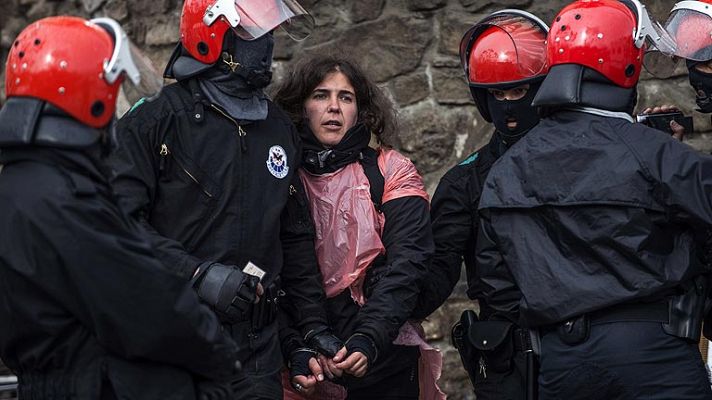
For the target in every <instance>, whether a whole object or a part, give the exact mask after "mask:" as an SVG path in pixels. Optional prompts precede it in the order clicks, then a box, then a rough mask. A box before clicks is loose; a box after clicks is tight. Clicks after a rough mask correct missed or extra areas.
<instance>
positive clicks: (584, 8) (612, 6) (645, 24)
mask: <svg viewBox="0 0 712 400" xmlns="http://www.w3.org/2000/svg"><path fill="white" fill-rule="evenodd" d="M648 46H651V47H652V46H655V47H657V48H661V49H671V48H674V46H675V45H674V41H672V39H671V38H670V37H669V35H667V33H666V32H665V30H664V29H663V28H662V26H660V24H658V23H657V22H654V21H653V20H651V19H650V16H649V15H648V12H647V10H646V9H645V6H644V5H642V4H641V3H640V2H639V1H638V0H578V1H576V2H574V3H571V4H569V5H568V6H566V7H564V9H562V10H561V11H560V12H559V14H558V15H557V16H556V18H555V20H554V23H553V24H552V25H551V30H550V32H549V38H548V46H547V57H548V59H549V65H550V67H554V66H557V65H562V64H577V65H582V66H584V67H587V68H590V69H592V70H594V71H596V72H598V73H600V74H601V75H603V76H604V77H606V78H607V79H608V80H610V81H611V82H613V83H614V84H615V85H617V86H619V87H623V88H632V87H634V86H635V85H636V84H637V83H638V79H639V77H640V72H641V67H642V64H643V55H644V53H645V51H646V48H647V47H648Z"/></svg>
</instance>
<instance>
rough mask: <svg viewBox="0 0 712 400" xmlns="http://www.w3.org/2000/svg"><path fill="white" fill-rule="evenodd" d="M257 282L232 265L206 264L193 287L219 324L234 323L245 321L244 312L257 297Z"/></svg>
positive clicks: (202, 266) (251, 276) (255, 278)
mask: <svg viewBox="0 0 712 400" xmlns="http://www.w3.org/2000/svg"><path fill="white" fill-rule="evenodd" d="M259 282H260V280H259V278H258V277H256V276H253V275H250V274H245V273H243V272H242V271H240V270H239V269H238V268H237V267H235V266H230V265H223V264H220V263H205V264H203V265H201V267H200V270H199V271H198V274H197V275H196V276H195V277H194V278H193V281H192V285H193V288H194V289H195V290H196V291H197V292H198V297H200V299H201V300H202V301H203V302H205V303H206V304H207V305H209V306H210V307H211V308H212V309H213V311H215V314H217V316H218V318H220V321H221V322H223V323H228V324H234V323H236V322H239V321H244V320H245V319H246V318H247V315H246V313H247V311H248V310H249V309H250V307H251V306H252V305H253V304H254V302H255V299H256V298H257V284H258V283H259Z"/></svg>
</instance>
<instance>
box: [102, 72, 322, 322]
mask: <svg viewBox="0 0 712 400" xmlns="http://www.w3.org/2000/svg"><path fill="white" fill-rule="evenodd" d="M189 86H190V85H189V84H188V83H186V82H181V83H175V84H172V85H169V86H168V87H166V88H164V89H163V91H162V93H161V95H160V96H159V97H158V98H156V99H154V100H152V101H146V102H144V103H143V104H140V105H138V106H135V107H134V108H135V109H134V110H132V111H130V112H129V113H128V114H127V115H125V116H124V117H123V118H122V119H121V120H120V121H119V126H118V134H117V136H118V138H117V141H118V149H117V151H116V152H115V156H114V158H113V162H112V166H113V168H114V169H115V173H116V177H115V179H114V181H113V184H114V185H115V189H116V191H117V192H118V195H119V198H120V202H121V203H122V205H123V206H124V208H125V209H126V210H127V211H128V212H129V213H130V214H131V215H134V216H136V217H138V218H139V219H140V220H141V221H143V222H144V223H145V225H146V227H147V229H148V230H149V232H150V233H151V234H152V236H153V241H154V243H155V245H154V246H155V247H156V250H157V252H158V256H159V258H161V259H162V261H164V263H166V264H167V265H168V266H169V268H174V269H175V271H176V273H177V274H179V275H181V276H183V277H185V278H186V279H188V278H190V277H191V276H192V274H193V272H194V271H195V269H196V268H197V267H198V266H199V265H200V264H201V263H203V262H215V261H216V262H221V263H223V264H228V265H236V266H238V267H240V268H242V267H243V266H244V265H245V264H246V263H247V262H248V261H252V262H253V263H255V264H256V265H257V266H259V267H260V268H262V269H263V270H265V271H266V272H267V274H266V275H265V277H264V280H263V282H262V283H263V285H264V286H265V287H267V286H269V285H270V283H271V282H273V280H274V279H275V278H276V277H277V276H281V279H282V286H283V287H284V288H285V290H286V291H287V294H288V295H289V296H291V297H290V299H289V300H288V301H286V302H284V303H285V304H287V305H290V306H292V307H293V310H294V312H295V313H298V317H299V319H298V321H299V322H301V323H302V325H303V326H307V325H310V324H314V323H316V322H320V323H326V318H325V316H324V313H323V311H321V310H322V307H321V305H320V302H321V301H322V300H323V298H324V294H323V289H322V288H321V276H320V273H319V270H318V266H317V263H316V256H315V254H314V245H313V227H312V226H311V220H310V219H309V218H308V215H309V214H308V210H305V211H300V208H306V205H304V206H302V205H300V204H299V202H296V199H295V197H296V196H294V195H296V194H300V195H302V196H303V189H302V187H301V183H300V181H299V179H298V176H297V174H296V171H297V168H298V167H299V163H300V157H301V150H300V148H301V145H300V143H301V142H300V139H299V135H298V134H297V131H296V129H295V128H294V126H293V125H292V123H291V122H290V120H289V119H288V118H287V116H286V115H285V114H284V113H283V112H282V111H281V110H279V109H278V108H277V107H276V106H274V105H273V104H272V103H271V102H270V103H269V114H268V117H267V119H266V120H263V121H256V122H249V123H247V122H245V123H242V122H241V121H235V120H234V119H232V118H230V117H229V116H228V115H227V114H226V113H225V112H223V111H222V110H221V109H220V108H219V107H218V106H214V105H211V104H210V103H207V102H206V101H205V100H204V99H203V98H202V97H196V96H195V94H192V92H191V90H190V88H189ZM198 96H199V95H198ZM290 194H291V195H290ZM288 202H294V204H293V205H292V206H291V207H287V204H288ZM287 210H291V211H287ZM290 212H291V214H292V215H287V214H289V213H290Z"/></svg>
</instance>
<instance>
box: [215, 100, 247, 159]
mask: <svg viewBox="0 0 712 400" xmlns="http://www.w3.org/2000/svg"><path fill="white" fill-rule="evenodd" d="M210 107H212V108H213V109H215V111H217V112H219V113H220V114H221V115H222V116H223V117H225V118H227V119H229V120H230V121H232V123H233V124H235V126H236V127H237V136H239V137H240V151H242V152H243V153H246V152H247V140H246V138H245V136H247V132H246V131H245V130H244V129H242V126H240V124H238V123H237V121H235V119H234V118H232V117H231V116H229V115H227V114H226V113H225V112H224V111H223V110H221V109H220V107H218V106H216V105H215V104H210Z"/></svg>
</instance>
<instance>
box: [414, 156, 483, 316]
mask: <svg viewBox="0 0 712 400" xmlns="http://www.w3.org/2000/svg"><path fill="white" fill-rule="evenodd" d="M463 172H464V170H463V168H458V167H455V168H453V169H452V170H450V171H449V172H448V173H447V174H445V175H444V176H443V178H442V179H441V180H440V183H439V184H438V187H437V189H436V190H435V194H434V195H433V201H432V203H431V209H430V218H431V220H432V231H433V240H434V241H435V254H434V256H433V261H432V263H431V264H430V267H429V269H428V273H427V275H426V278H425V279H424V280H423V285H422V287H421V292H420V295H419V296H418V304H417V305H416V307H415V310H414V311H413V316H412V317H413V318H414V319H424V318H425V317H427V316H428V315H430V314H431V313H432V312H433V311H435V310H436V309H437V308H438V307H440V306H441V305H442V304H443V302H445V300H447V298H448V296H450V293H452V290H453V288H454V287H455V284H457V281H458V280H459V279H460V270H461V269H462V260H463V255H464V254H465V252H466V251H472V252H473V253H474V248H469V247H468V244H470V243H472V240H473V238H472V236H473V235H472V227H473V217H472V215H473V214H472V210H471V202H470V199H469V191H468V190H467V187H466V186H467V182H468V177H467V176H466V175H465V174H463ZM468 276H469V275H468Z"/></svg>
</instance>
